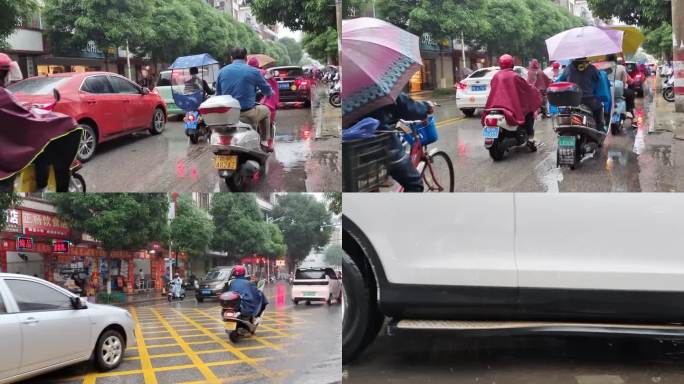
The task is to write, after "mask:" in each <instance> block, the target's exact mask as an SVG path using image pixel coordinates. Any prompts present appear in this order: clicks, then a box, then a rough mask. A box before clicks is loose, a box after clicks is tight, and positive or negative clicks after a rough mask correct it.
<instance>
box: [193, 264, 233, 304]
mask: <svg viewBox="0 0 684 384" xmlns="http://www.w3.org/2000/svg"><path fill="white" fill-rule="evenodd" d="M231 272H233V267H232V266H231V267H225V266H221V267H214V268H212V269H210V270H209V272H207V274H206V276H204V278H202V279H201V280H200V281H199V289H197V290H195V298H196V299H197V301H198V302H200V303H201V302H203V301H204V299H218V297H219V295H221V292H223V289H224V287H225V286H226V283H228V280H230V274H231Z"/></svg>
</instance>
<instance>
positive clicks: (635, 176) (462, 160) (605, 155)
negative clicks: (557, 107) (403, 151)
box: [434, 79, 676, 192]
mask: <svg viewBox="0 0 684 384" xmlns="http://www.w3.org/2000/svg"><path fill="white" fill-rule="evenodd" d="M652 80H653V79H651V82H649V83H647V84H648V85H649V89H648V91H647V93H646V95H645V96H644V98H637V101H636V104H637V108H636V114H637V118H636V121H637V125H638V128H637V129H627V130H626V131H625V133H623V134H621V135H619V136H613V135H612V134H609V135H608V137H607V138H606V141H605V143H604V145H603V147H602V148H601V150H600V152H599V153H597V154H596V155H595V156H594V158H588V159H585V161H583V162H582V164H581V165H580V167H579V168H578V169H576V170H574V171H572V170H570V169H568V168H563V169H560V168H557V167H556V144H557V136H556V134H555V133H554V131H553V129H552V124H551V120H550V119H545V120H541V121H537V122H536V123H535V130H536V139H537V140H538V141H539V142H541V145H540V146H539V150H538V151H537V152H536V153H531V152H530V151H529V150H528V149H527V148H520V149H513V150H511V152H510V153H508V154H507V156H506V158H505V159H504V160H503V161H501V162H496V163H495V162H494V161H493V160H492V159H491V158H490V156H489V153H488V151H487V150H486V149H485V148H484V140H483V139H482V126H481V125H480V117H479V114H478V115H476V117H473V118H465V117H464V116H463V115H462V114H461V112H460V111H459V110H458V109H457V107H456V103H455V100H454V99H453V98H450V99H444V100H438V102H439V103H440V104H442V107H441V108H438V109H437V121H438V127H439V134H440V138H439V141H438V142H437V143H436V144H435V145H434V146H436V147H438V148H440V149H442V150H445V151H446V152H447V153H448V154H449V156H451V158H452V161H453V162H454V172H455V190H456V191H457V192H499V191H500V192H642V191H643V192H661V191H672V190H674V189H676V186H675V183H674V182H673V180H672V179H673V178H672V174H673V172H674V168H675V164H674V161H673V160H672V158H671V152H672V145H673V141H672V140H671V137H670V138H669V139H668V138H666V137H664V136H662V135H658V134H653V132H652V131H653V127H654V119H655V118H656V116H655V113H654V111H655V100H654V98H653V97H654V96H653V92H651V87H652V84H653V83H652ZM656 97H659V95H657V94H656ZM649 132H651V133H649Z"/></svg>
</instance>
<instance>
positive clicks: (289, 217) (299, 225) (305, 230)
mask: <svg viewBox="0 0 684 384" xmlns="http://www.w3.org/2000/svg"><path fill="white" fill-rule="evenodd" d="M272 214H273V217H274V221H275V223H276V224H278V227H280V230H281V231H282V232H283V236H284V238H285V244H287V257H288V265H289V266H290V268H293V267H294V266H296V265H297V264H299V262H301V261H302V260H304V258H306V256H307V255H308V254H309V252H311V250H313V249H318V248H320V247H323V246H325V245H326V244H327V243H328V241H329V240H330V235H331V233H332V228H331V227H330V220H331V215H330V212H328V210H327V209H326V207H325V204H324V203H321V202H318V201H316V200H315V199H314V198H313V197H312V196H310V195H305V194H301V193H291V194H287V195H284V196H282V197H281V198H280V200H279V201H278V205H276V206H275V207H274V208H273V212H272Z"/></svg>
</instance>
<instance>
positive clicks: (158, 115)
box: [150, 108, 166, 135]
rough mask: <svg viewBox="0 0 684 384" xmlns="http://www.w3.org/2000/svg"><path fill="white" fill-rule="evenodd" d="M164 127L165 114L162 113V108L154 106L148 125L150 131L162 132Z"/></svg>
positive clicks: (156, 133)
mask: <svg viewBox="0 0 684 384" xmlns="http://www.w3.org/2000/svg"><path fill="white" fill-rule="evenodd" d="M165 127H166V116H165V115H164V110H163V109H161V108H156V109H155V110H154V113H153V114H152V125H151V126H150V133H151V134H153V135H158V134H160V133H162V132H164V128H165Z"/></svg>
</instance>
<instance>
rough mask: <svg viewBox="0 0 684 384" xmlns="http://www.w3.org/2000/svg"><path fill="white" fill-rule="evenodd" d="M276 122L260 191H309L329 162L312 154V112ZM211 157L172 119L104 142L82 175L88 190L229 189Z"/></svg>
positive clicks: (283, 114) (288, 112)
mask: <svg viewBox="0 0 684 384" xmlns="http://www.w3.org/2000/svg"><path fill="white" fill-rule="evenodd" d="M277 121H278V132H277V135H276V147H275V152H274V154H273V155H272V156H271V157H270V158H269V161H268V164H267V167H268V177H267V178H266V179H265V180H262V183H261V184H260V186H259V190H258V191H259V192H270V191H306V190H307V189H306V187H307V183H306V181H307V178H308V177H310V176H311V177H320V176H318V175H315V174H311V175H308V174H307V172H315V171H316V170H317V169H316V168H315V167H321V164H325V162H326V161H325V160H321V159H320V157H321V156H326V155H325V153H323V154H321V153H319V152H318V151H315V150H312V143H313V142H314V140H315V139H316V134H315V133H316V124H315V122H314V118H313V114H312V112H311V110H310V109H308V108H302V109H284V110H279V111H278V116H277ZM337 146H338V147H339V142H337ZM335 155H337V153H336V154H335ZM212 159H213V154H212V153H211V150H210V149H209V146H208V143H206V142H205V141H200V143H198V144H195V145H192V144H190V142H189V140H188V138H187V137H186V136H185V134H184V131H183V123H182V122H179V121H178V119H176V117H175V116H171V117H170V118H169V122H168V123H167V126H166V130H165V131H164V133H163V134H161V135H159V136H151V135H149V134H148V133H146V132H145V133H140V134H136V135H134V136H128V137H123V138H121V139H117V140H114V141H111V142H108V143H105V144H102V145H101V146H100V148H99V151H98V153H97V154H96V155H95V157H94V158H93V160H91V161H90V162H88V163H86V164H85V165H84V167H83V170H82V171H81V173H82V174H83V176H84V177H85V178H86V181H87V184H88V191H89V192H126V191H133V192H168V191H177V192H187V191H199V192H219V191H227V188H226V186H225V183H224V181H223V179H220V178H219V177H218V175H217V173H216V171H215V170H214V168H213V163H212ZM334 162H335V165H336V163H337V159H336V158H335V159H334ZM309 163H312V164H309ZM307 168H310V169H307ZM320 171H321V172H323V173H324V172H325V171H326V170H325V169H322V170H320Z"/></svg>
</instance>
